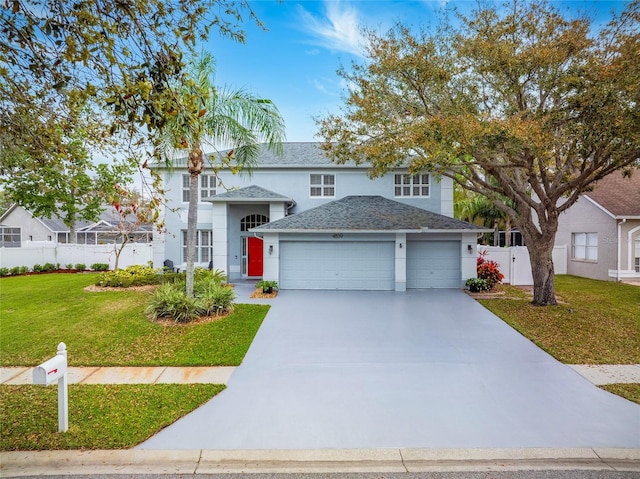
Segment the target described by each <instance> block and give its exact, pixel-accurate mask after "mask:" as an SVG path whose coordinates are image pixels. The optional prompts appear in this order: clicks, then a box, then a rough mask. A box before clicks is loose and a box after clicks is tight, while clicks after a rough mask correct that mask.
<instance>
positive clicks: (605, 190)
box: [585, 168, 640, 217]
mask: <svg viewBox="0 0 640 479" xmlns="http://www.w3.org/2000/svg"><path fill="white" fill-rule="evenodd" d="M585 196H586V197H588V198H589V199H590V200H591V201H593V202H594V203H596V204H597V205H599V206H600V207H602V208H604V209H605V210H606V211H608V212H609V213H611V214H612V215H613V216H614V217H625V216H640V169H639V168H636V169H635V170H633V174H632V175H631V176H630V177H625V176H624V175H623V173H622V172H621V171H616V172H614V173H611V174H610V175H607V176H605V177H604V178H602V179H601V180H598V182H596V183H595V185H594V187H593V190H592V191H589V192H587V193H585Z"/></svg>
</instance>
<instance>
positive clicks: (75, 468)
mask: <svg viewBox="0 0 640 479" xmlns="http://www.w3.org/2000/svg"><path fill="white" fill-rule="evenodd" d="M576 469H581V470H609V471H613V470H616V471H639V472H640V449H616V448H575V449H553V448H522V449H520V448H513V449H506V448H505V449H391V448H389V449H319V450H228V451H227V450H171V451H169V450H166V451H165V450H134V449H130V450H97V451H76V450H73V451H19V452H1V453H0V476H2V477H3V478H4V477H21V476H35V475H72V474H114V473H117V474H221V473H234V472H235V473H240V472H243V473H331V472H424V471H429V472H454V471H516V470H576Z"/></svg>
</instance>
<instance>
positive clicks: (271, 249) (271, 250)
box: [269, 244, 273, 254]
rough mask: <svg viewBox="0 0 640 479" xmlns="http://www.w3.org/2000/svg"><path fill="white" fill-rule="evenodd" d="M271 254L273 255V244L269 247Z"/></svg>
mask: <svg viewBox="0 0 640 479" xmlns="http://www.w3.org/2000/svg"><path fill="white" fill-rule="evenodd" d="M269 254H273V245H272V244H270V245H269Z"/></svg>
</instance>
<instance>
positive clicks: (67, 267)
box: [64, 263, 73, 269]
mask: <svg viewBox="0 0 640 479" xmlns="http://www.w3.org/2000/svg"><path fill="white" fill-rule="evenodd" d="M64 267H65V269H73V265H72V264H71V263H69V264H65V265H64Z"/></svg>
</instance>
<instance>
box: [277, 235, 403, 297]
mask: <svg viewBox="0 0 640 479" xmlns="http://www.w3.org/2000/svg"><path fill="white" fill-rule="evenodd" d="M394 245H395V243H393V242H362V243H360V242H335V243H334V242H321V241H291V242H287V241H282V242H280V288H282V289H363V290H393V289H394V287H395V284H394V283H395V257H394Z"/></svg>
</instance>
